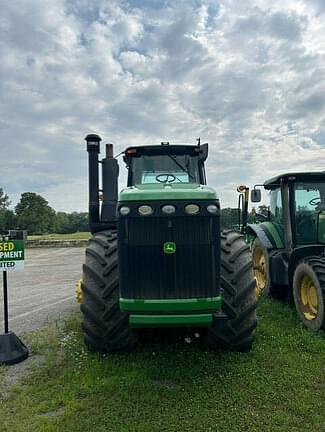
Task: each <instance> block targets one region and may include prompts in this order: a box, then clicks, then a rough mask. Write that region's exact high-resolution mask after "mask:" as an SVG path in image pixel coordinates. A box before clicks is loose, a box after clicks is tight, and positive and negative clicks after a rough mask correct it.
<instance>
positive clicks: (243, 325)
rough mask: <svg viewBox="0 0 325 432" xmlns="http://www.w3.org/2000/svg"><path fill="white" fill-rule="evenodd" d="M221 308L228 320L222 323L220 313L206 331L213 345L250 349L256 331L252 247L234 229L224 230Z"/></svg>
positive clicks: (231, 349)
mask: <svg viewBox="0 0 325 432" xmlns="http://www.w3.org/2000/svg"><path fill="white" fill-rule="evenodd" d="M221 288H222V311H223V312H224V313H225V314H226V316H227V320H226V323H225V325H224V326H221V325H220V324H219V322H218V320H217V315H215V316H214V317H213V318H214V319H213V323H212V326H211V327H210V328H209V329H208V332H207V343H208V344H209V345H210V346H211V348H217V347H218V346H221V347H222V348H225V349H227V350H230V351H249V350H250V349H251V348H252V344H253V342H254V339H255V334H256V326H257V320H256V295H255V278H254V274H253V265H252V259H251V254H250V251H249V247H248V246H247V244H246V243H245V241H244V237H243V236H242V235H241V234H240V233H239V232H238V231H234V230H229V231H223V232H222V233H221Z"/></svg>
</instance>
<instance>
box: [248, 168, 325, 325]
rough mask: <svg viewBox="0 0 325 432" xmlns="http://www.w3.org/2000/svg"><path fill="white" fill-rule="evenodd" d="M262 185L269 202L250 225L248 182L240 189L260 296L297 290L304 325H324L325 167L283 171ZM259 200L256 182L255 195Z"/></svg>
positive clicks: (286, 295) (290, 293) (291, 293)
mask: <svg viewBox="0 0 325 432" xmlns="http://www.w3.org/2000/svg"><path fill="white" fill-rule="evenodd" d="M257 186H261V185H257ZM262 186H263V187H264V189H266V190H267V191H269V198H270V206H269V211H268V214H266V215H260V216H259V217H260V218H262V220H261V221H260V223H258V224H249V225H247V208H248V188H246V187H245V186H243V187H242V189H241V190H240V192H242V197H243V200H242V208H243V218H244V219H243V223H242V232H243V233H245V234H246V235H247V236H248V238H249V239H250V242H251V250H252V258H253V265H254V274H255V279H256V294H257V297H258V296H260V295H263V294H266V295H271V296H273V297H277V298H281V299H287V298H289V297H292V296H293V298H294V303H295V307H296V309H297V313H298V315H299V317H300V318H301V320H302V322H303V323H304V325H305V326H306V327H308V328H310V329H312V330H319V329H325V255H324V252H325V172H314V173H292V174H282V175H279V176H277V177H274V178H271V179H270V180H267V181H266V182H265V183H264V185H262ZM260 200H261V191H260V189H257V188H256V186H254V189H253V190H252V191H251V201H252V202H259V201H260ZM245 215H246V216H245Z"/></svg>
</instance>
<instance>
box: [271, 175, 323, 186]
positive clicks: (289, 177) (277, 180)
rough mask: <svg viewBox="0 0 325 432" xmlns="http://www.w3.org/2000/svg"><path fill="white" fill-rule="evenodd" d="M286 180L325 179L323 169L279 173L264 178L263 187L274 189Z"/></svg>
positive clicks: (306, 180)
mask: <svg viewBox="0 0 325 432" xmlns="http://www.w3.org/2000/svg"><path fill="white" fill-rule="evenodd" d="M288 181H290V182H313V181H316V182H317V181H325V171H315V172H297V173H285V174H280V175H278V176H276V177H272V178H270V179H268V180H266V181H265V182H264V184H263V186H264V188H265V189H275V188H276V187H279V186H280V185H281V184H282V183H283V182H285V183H286V182H288Z"/></svg>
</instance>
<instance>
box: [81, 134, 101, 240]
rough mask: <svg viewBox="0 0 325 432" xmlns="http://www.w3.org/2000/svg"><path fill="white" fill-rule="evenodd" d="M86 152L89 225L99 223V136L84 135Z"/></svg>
mask: <svg viewBox="0 0 325 432" xmlns="http://www.w3.org/2000/svg"><path fill="white" fill-rule="evenodd" d="M85 140H86V141H87V152H88V168H89V175H88V183H89V226H90V230H91V231H92V232H93V229H92V227H93V226H96V225H98V224H99V180H98V154H99V153H100V142H101V140H102V139H101V137H100V136H99V135H96V134H89V135H87V136H86V138H85Z"/></svg>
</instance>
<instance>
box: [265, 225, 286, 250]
mask: <svg viewBox="0 0 325 432" xmlns="http://www.w3.org/2000/svg"><path fill="white" fill-rule="evenodd" d="M261 225H263V226H264V227H265V228H266V229H267V230H268V231H269V233H270V234H271V236H272V237H273V240H274V241H275V244H276V247H277V248H278V249H283V248H284V244H283V241H282V239H281V237H280V235H279V232H278V230H277V229H276V227H275V226H274V223H273V222H263V223H262V224H261Z"/></svg>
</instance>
